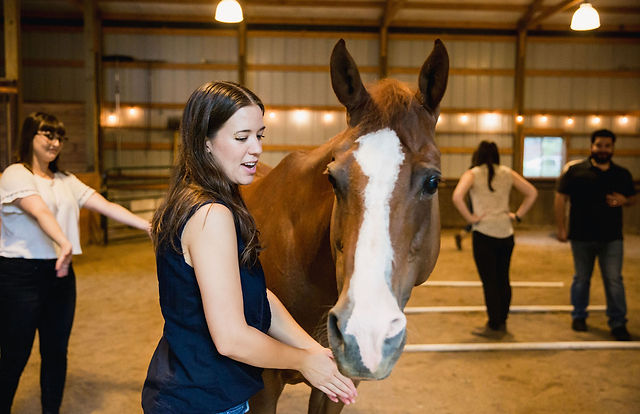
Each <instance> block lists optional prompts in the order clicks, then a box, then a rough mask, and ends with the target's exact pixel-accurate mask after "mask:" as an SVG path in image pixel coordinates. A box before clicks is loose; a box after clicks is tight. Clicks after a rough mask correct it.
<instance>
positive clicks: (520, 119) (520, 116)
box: [516, 115, 524, 124]
mask: <svg viewBox="0 0 640 414" xmlns="http://www.w3.org/2000/svg"><path fill="white" fill-rule="evenodd" d="M523 122H524V116H522V115H518V116H516V124H522V123H523Z"/></svg>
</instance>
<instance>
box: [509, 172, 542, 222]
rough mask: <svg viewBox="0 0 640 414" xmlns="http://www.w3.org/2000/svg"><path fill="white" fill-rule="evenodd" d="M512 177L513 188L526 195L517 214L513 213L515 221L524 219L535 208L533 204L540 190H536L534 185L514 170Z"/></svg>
mask: <svg viewBox="0 0 640 414" xmlns="http://www.w3.org/2000/svg"><path fill="white" fill-rule="evenodd" d="M511 176H512V177H513V186H514V187H515V188H516V190H518V191H519V192H520V193H522V195H524V200H522V204H520V207H518V209H517V210H516V212H515V213H511V214H513V217H512V218H513V219H514V220H517V218H522V217H523V216H524V215H525V214H527V212H528V211H529V209H531V206H533V203H534V202H535V201H536V198H537V197H538V190H536V188H535V187H534V186H533V184H531V183H530V182H529V181H527V180H526V179H525V178H524V177H523V176H521V175H520V174H518V173H517V172H515V171H513V170H511ZM516 217H517V218H516Z"/></svg>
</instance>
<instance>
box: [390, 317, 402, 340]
mask: <svg viewBox="0 0 640 414" xmlns="http://www.w3.org/2000/svg"><path fill="white" fill-rule="evenodd" d="M406 326H407V317H406V316H404V315H402V316H398V317H397V318H394V319H392V320H391V323H390V324H389V331H388V333H387V338H391V337H394V336H396V335H397V334H399V333H400V332H402V331H403V330H404V329H405V327H406Z"/></svg>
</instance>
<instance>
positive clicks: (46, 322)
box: [0, 257, 76, 414]
mask: <svg viewBox="0 0 640 414" xmlns="http://www.w3.org/2000/svg"><path fill="white" fill-rule="evenodd" d="M55 262H56V261H55V259H54V260H38V259H18V258H5V257H0V414H9V413H10V412H11V404H12V402H13V397H14V396H15V393H16V389H17V388H18V381H19V380H20V376H21V375H22V371H23V370H24V367H25V365H26V364H27V360H28V359H29V354H30V353H31V348H32V347H33V340H34V337H35V332H36V330H38V335H39V340H40V356H41V358H42V364H41V366H40V389H41V402H42V412H43V413H57V412H58V411H59V408H60V404H61V403H62V392H63V390H64V382H65V377H66V372H67V347H68V344H69V335H70V334H71V325H72V324H73V314H74V311H75V306H76V282H75V275H74V272H73V266H70V267H69V274H68V275H67V276H66V277H63V278H58V277H56V272H55Z"/></svg>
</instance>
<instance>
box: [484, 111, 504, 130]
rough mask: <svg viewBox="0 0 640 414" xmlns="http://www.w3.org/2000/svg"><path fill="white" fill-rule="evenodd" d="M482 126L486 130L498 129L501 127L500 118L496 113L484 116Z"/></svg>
mask: <svg viewBox="0 0 640 414" xmlns="http://www.w3.org/2000/svg"><path fill="white" fill-rule="evenodd" d="M480 126H482V127H484V128H485V129H496V128H497V127H498V126H500V116H498V114H496V113H493V112H492V113H488V114H483V115H482V117H481V118H480Z"/></svg>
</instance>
